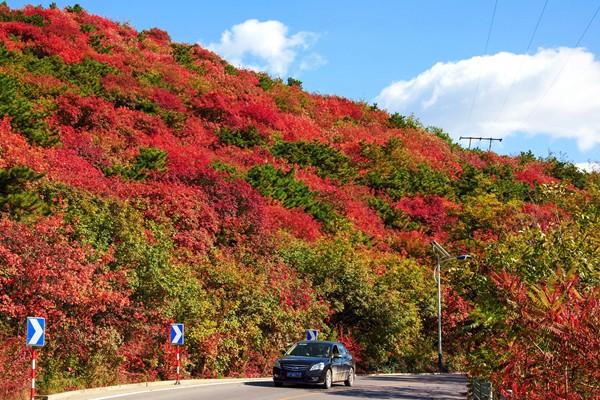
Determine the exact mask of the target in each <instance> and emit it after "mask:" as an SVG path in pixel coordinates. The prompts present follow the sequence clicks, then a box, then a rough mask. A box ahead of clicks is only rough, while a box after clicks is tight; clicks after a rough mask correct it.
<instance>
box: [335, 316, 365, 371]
mask: <svg viewBox="0 0 600 400" xmlns="http://www.w3.org/2000/svg"><path fill="white" fill-rule="evenodd" d="M338 341H340V342H341V343H342V344H343V345H344V347H346V349H348V351H349V352H350V354H352V358H354V361H355V362H356V363H357V364H358V366H359V367H360V362H361V361H362V356H361V353H362V351H363V347H362V346H361V344H360V343H359V342H358V341H357V340H356V339H355V338H354V337H353V336H352V331H351V330H350V329H344V327H343V326H340V327H339V329H338ZM355 372H356V371H355Z"/></svg>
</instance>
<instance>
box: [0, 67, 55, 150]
mask: <svg viewBox="0 0 600 400" xmlns="http://www.w3.org/2000/svg"><path fill="white" fill-rule="evenodd" d="M23 92H24V87H23V86H22V85H21V83H20V82H19V81H18V79H16V78H14V77H12V76H10V75H6V74H2V73H0V117H2V116H5V115H8V116H9V117H10V123H11V126H12V127H13V128H14V129H15V130H16V131H18V132H20V133H22V134H23V135H24V136H25V137H26V138H27V140H28V141H29V142H31V143H36V144H39V145H42V146H51V145H53V144H55V143H56V142H57V141H58V139H57V138H56V136H55V133H54V132H53V131H52V130H51V129H50V128H49V127H48V125H47V123H46V122H45V120H44V118H45V117H46V114H45V113H43V112H41V111H37V110H36V104H35V103H34V102H33V101H32V100H31V99H28V98H27V97H26V96H25V95H24V93H23Z"/></svg>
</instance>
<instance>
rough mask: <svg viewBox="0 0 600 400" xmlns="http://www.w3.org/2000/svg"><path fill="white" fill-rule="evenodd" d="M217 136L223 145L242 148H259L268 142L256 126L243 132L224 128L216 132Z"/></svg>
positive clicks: (242, 130)
mask: <svg viewBox="0 0 600 400" xmlns="http://www.w3.org/2000/svg"><path fill="white" fill-rule="evenodd" d="M216 135H217V137H218V138H219V140H220V142H221V143H223V144H226V145H231V146H237V147H241V148H249V147H254V146H259V145H261V144H264V143H265V142H266V139H265V137H264V136H263V135H261V134H260V132H259V131H258V129H256V127H254V126H249V127H247V128H244V129H241V130H236V129H231V128H227V127H225V126H224V127H221V128H220V129H219V130H218V131H217V132H216Z"/></svg>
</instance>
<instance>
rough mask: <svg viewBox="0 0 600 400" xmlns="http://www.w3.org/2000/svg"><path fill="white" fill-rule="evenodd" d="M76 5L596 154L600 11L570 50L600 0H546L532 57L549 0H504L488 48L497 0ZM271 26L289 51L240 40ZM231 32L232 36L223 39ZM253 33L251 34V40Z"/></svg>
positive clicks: (406, 106)
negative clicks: (265, 49)
mask: <svg viewBox="0 0 600 400" xmlns="http://www.w3.org/2000/svg"><path fill="white" fill-rule="evenodd" d="M36 3H39V2H36ZM41 3H42V4H43V5H48V4H49V3H50V2H48V1H43V2H41ZM56 3H57V4H58V6H59V7H64V6H65V5H72V4H73V2H72V1H71V2H65V1H57V2H56ZM8 4H9V5H10V6H11V7H21V6H22V5H24V4H27V2H23V1H10V0H9V1H8ZM79 4H81V5H82V6H83V7H84V8H85V9H86V10H88V11H90V12H92V13H95V14H99V15H103V16H106V17H109V18H111V19H115V20H118V21H121V22H129V23H130V24H131V25H133V26H134V27H135V28H137V29H140V30H141V29H147V28H150V27H159V28H161V29H164V30H166V31H168V32H169V34H170V35H171V37H172V39H173V40H175V41H181V42H189V43H194V42H200V43H201V44H203V45H204V46H209V47H211V49H213V50H215V51H217V52H219V53H221V54H222V55H223V56H225V57H226V58H228V59H229V60H230V61H233V62H234V63H236V64H239V65H246V66H250V67H254V68H265V69H267V70H269V71H270V72H271V73H274V74H280V75H283V76H287V75H292V76H294V77H297V78H299V79H301V80H302V81H303V84H304V88H305V89H307V90H310V91H313V92H319V93H324V94H338V95H341V96H346V97H350V98H353V99H356V100H365V101H368V102H373V101H377V102H378V104H379V105H380V106H382V107H386V108H387V109H389V110H391V111H399V112H401V113H403V114H410V113H414V114H415V115H416V116H417V117H419V118H420V119H421V120H422V121H423V123H425V124H426V125H429V124H433V125H438V126H441V127H442V128H444V129H446V130H448V131H449V132H450V133H451V134H452V135H453V136H454V137H455V138H458V136H460V135H474V136H494V137H503V138H504V140H503V142H502V143H501V144H500V145H494V147H493V148H494V149H495V150H496V151H498V152H501V153H506V154H517V153H519V152H520V151H525V150H528V149H531V150H533V151H534V153H536V154H537V155H539V156H547V155H548V152H549V151H550V152H553V153H555V154H556V155H560V154H562V155H563V156H564V158H566V159H567V160H570V161H573V162H576V163H583V162H587V161H598V160H600V100H596V98H600V96H597V95H594V94H597V93H600V62H599V61H598V60H597V59H596V58H597V55H598V54H600V40H599V38H600V15H598V17H597V18H596V19H595V20H594V21H593V23H592V25H590V27H589V30H588V31H587V34H586V35H585V37H584V38H583V40H582V41H581V43H580V46H579V47H581V49H579V50H577V49H574V46H575V44H576V43H577V41H578V39H579V38H580V36H581V34H582V32H583V31H584V28H585V27H586V25H587V23H588V22H589V21H590V19H591V17H592V16H593V15H594V12H595V11H596V9H597V8H598V7H599V6H600V0H593V1H592V0H586V1H584V0H577V1H562V0H548V2H547V6H546V8H545V11H544V14H543V18H542V20H541V23H540V25H539V29H538V30H537V32H536V35H535V37H534V40H533V42H532V46H531V48H530V50H529V52H528V53H525V51H526V49H527V44H528V42H529V40H530V37H531V35H532V32H533V30H534V27H535V25H536V21H537V20H538V17H539V16H540V13H541V10H542V8H543V6H544V4H545V0H530V1H522V0H521V1H515V0H498V3H497V9H496V14H495V18H494V25H493V29H492V31H491V36H490V41H489V46H488V49H487V53H486V52H484V50H485V44H486V38H487V35H488V30H489V28H490V22H491V20H492V10H493V8H494V4H495V0H478V1H422V0H410V1H409V0H405V1H392V0H390V1H376V2H373V1H371V2H362V1H361V2H359V1H350V0H345V1H302V2H298V3H292V2H284V1H266V0H263V1H210V2H200V1H177V0H172V1H167V2H165V1H159V0H146V1H86V0H81V1H79ZM253 19H255V20H257V21H255V22H254V23H253V24H252V23H250V24H248V23H247V24H245V22H247V21H248V20H253ZM266 21H272V22H273V21H277V23H278V25H277V24H271V25H269V26H267V25H263V24H264V23H265V22H266ZM236 25H237V26H238V28H234V27H235V26H236ZM263 28H264V29H263ZM271 28H272V29H275V31H276V33H277V34H279V35H280V36H281V37H280V39H282V40H284V41H285V45H283V46H284V47H285V46H288V47H285V48H283V50H284V51H283V52H281V53H277V54H276V55H275V56H273V57H272V58H269V59H265V58H264V57H262V56H264V53H260V50H257V49H256V48H254V49H248V48H246V47H244V46H253V44H252V43H254V42H256V41H260V42H263V41H266V42H268V41H269V40H275V39H274V36H273V34H271V32H275V31H271V30H269V29H271ZM226 31H229V34H230V35H229V39H230V41H229V42H223V36H222V35H223V33H224V32H226ZM248 32H250V33H252V32H253V33H252V34H254V36H252V37H250V38H244V37H243V35H246V34H247V33H248ZM260 35H263V36H260ZM265 35H266V36H265ZM253 41H254V42H253ZM540 49H545V50H540ZM280 56H281V57H284V58H285V57H287V58H285V60H286V61H285V62H282V60H281V57H280ZM479 56H484V57H479ZM261 57H262V58H261ZM274 57H280V58H278V59H277V60H275V58H274ZM290 57H291V61H290ZM275 61H276V62H278V64H277V65H276V66H274V64H273V62H275ZM437 63H440V64H438V65H437V66H436V68H434V69H432V67H433V66H434V65H436V64H437Z"/></svg>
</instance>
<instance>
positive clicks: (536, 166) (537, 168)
mask: <svg viewBox="0 0 600 400" xmlns="http://www.w3.org/2000/svg"><path fill="white" fill-rule="evenodd" d="M545 169H546V166H545V164H544V163H541V162H531V163H529V164H527V165H525V166H524V167H523V169H521V170H520V171H517V172H515V178H516V179H517V180H518V181H521V182H523V183H526V184H528V185H529V186H530V187H532V188H533V187H535V186H536V185H543V184H546V183H556V182H558V179H556V178H553V177H551V176H548V175H546V172H545Z"/></svg>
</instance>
